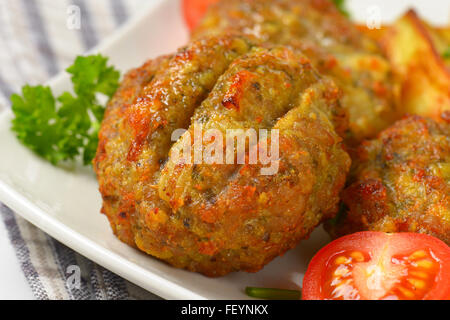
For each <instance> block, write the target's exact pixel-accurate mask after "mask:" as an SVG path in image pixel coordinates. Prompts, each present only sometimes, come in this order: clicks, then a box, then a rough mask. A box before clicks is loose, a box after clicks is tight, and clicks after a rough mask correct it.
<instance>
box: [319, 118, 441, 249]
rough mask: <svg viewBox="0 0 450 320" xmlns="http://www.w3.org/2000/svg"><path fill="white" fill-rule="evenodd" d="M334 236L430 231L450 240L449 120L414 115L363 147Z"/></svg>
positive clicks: (334, 224)
mask: <svg viewBox="0 0 450 320" xmlns="http://www.w3.org/2000/svg"><path fill="white" fill-rule="evenodd" d="M351 182H352V184H351V185H350V186H349V187H348V188H347V189H346V190H345V191H344V193H343V201H344V204H345V206H346V207H345V208H344V212H343V214H342V216H341V217H340V219H338V220H337V221H334V222H330V223H328V225H327V229H328V230H329V231H330V233H331V234H332V235H333V236H334V237H338V236H341V235H344V234H348V233H353V232H357V231H362V230H372V231H385V232H418V233H426V234H430V235H432V236H435V237H437V238H440V239H441V240H443V241H444V242H446V243H447V244H449V245H450V124H448V123H439V124H438V123H436V122H434V121H433V120H431V119H426V118H422V117H419V116H411V117H409V118H406V119H404V120H402V121H399V122H397V123H396V124H395V125H394V126H392V127H391V128H389V129H387V130H385V131H384V132H383V133H381V134H380V136H379V137H378V138H377V139H376V140H372V141H368V142H365V143H364V144H363V145H362V146H361V147H360V148H359V149H358V153H357V157H356V159H355V163H354V170H353V173H352V178H351Z"/></svg>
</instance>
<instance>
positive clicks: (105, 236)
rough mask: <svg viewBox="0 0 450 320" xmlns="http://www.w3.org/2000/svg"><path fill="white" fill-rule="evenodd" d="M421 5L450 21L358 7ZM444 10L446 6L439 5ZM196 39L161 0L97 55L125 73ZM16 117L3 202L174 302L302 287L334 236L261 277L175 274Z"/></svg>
mask: <svg viewBox="0 0 450 320" xmlns="http://www.w3.org/2000/svg"><path fill="white" fill-rule="evenodd" d="M411 3H414V4H416V5H417V6H418V9H419V11H420V12H423V13H424V14H425V16H426V17H427V18H428V19H433V18H434V19H433V21H435V22H436V23H445V22H446V21H448V20H447V19H448V13H449V7H450V4H449V3H448V1H446V0H443V1H437V0H433V1H422V0H417V1H390V0H389V1H385V0H378V1H377V0H372V1H362V0H358V1H356V0H355V1H350V7H351V8H352V9H354V10H356V11H354V12H353V14H354V17H356V18H357V19H358V20H360V21H364V20H365V19H366V16H367V14H368V12H367V8H368V6H370V5H373V4H375V5H379V7H380V9H381V12H382V13H383V12H386V13H388V15H387V16H383V15H381V17H382V18H384V19H383V20H385V21H386V20H389V18H393V17H395V15H397V14H400V13H401V12H402V11H403V10H405V9H406V7H407V6H408V4H411ZM437 4H440V6H437ZM187 39H188V36H187V30H186V28H185V26H184V23H183V19H182V16H181V9H180V4H179V1H178V0H165V1H164V0H156V1H152V2H150V3H149V5H148V6H147V7H145V8H143V10H142V14H141V15H140V16H139V17H136V18H135V19H134V20H133V21H131V22H130V23H129V24H128V25H126V26H125V27H124V28H123V29H122V30H120V31H119V32H118V33H117V34H116V35H114V36H113V37H112V38H111V39H109V40H107V41H105V42H104V43H103V44H102V45H101V46H100V47H99V48H98V49H97V50H96V51H99V52H101V53H103V54H104V55H107V56H109V57H110V59H111V60H110V61H111V62H112V63H113V64H114V65H116V66H117V67H118V68H120V69H121V70H122V71H125V70H127V69H130V68H132V67H135V66H138V65H140V64H142V63H143V62H144V61H145V60H146V59H148V58H152V57H156V56H157V55H160V54H163V53H168V52H172V51H174V50H175V49H176V48H177V47H178V46H180V45H183V44H184V43H185V42H186V41H187ZM49 85H50V86H51V87H52V88H53V89H54V91H55V92H61V91H63V90H67V89H69V88H70V80H69V78H68V76H67V75H66V74H62V75H60V76H58V77H57V78H56V79H54V80H53V81H51V82H50V83H49ZM11 118H12V115H11V112H10V111H5V112H3V113H1V114H0V150H8V151H7V152H6V153H5V154H2V155H1V156H0V201H2V202H4V203H5V204H6V205H8V206H9V207H10V208H12V209H13V210H14V211H15V212H17V213H18V214H20V215H21V216H23V217H24V218H25V219H27V220H29V221H30V222H31V223H33V224H35V225H36V226H38V227H39V228H41V229H42V230H44V231H45V232H47V233H48V234H50V235H51V236H53V237H54V238H56V239H58V240H59V241H61V242H62V243H64V244H66V245H67V246H69V247H71V248H73V249H74V250H76V251H78V252H80V253H81V254H83V255H85V256H86V257H87V258H89V259H92V260H93V261H95V262H97V263H99V264H100V265H102V266H104V267H105V268H107V269H110V270H111V271H113V272H115V273H117V274H118V275H120V276H122V277H124V278H126V279H128V280H130V281H131V282H134V283H135V284H137V285H139V286H141V287H143V288H145V289H147V290H149V291H151V292H153V293H155V294H157V295H159V296H161V297H163V298H167V299H246V298H247V297H246V295H245V294H244V292H243V290H244V288H245V286H247V285H252V286H266V287H267V286H269V287H270V286H276V287H285V288H293V289H295V288H298V286H299V285H300V284H301V282H302V278H303V274H304V272H305V271H306V268H307V264H308V262H309V261H310V259H311V257H312V256H313V255H314V253H315V252H316V251H317V250H318V249H320V248H321V247H322V246H323V245H325V244H326V243H327V242H328V241H329V238H328V236H327V235H326V234H325V232H323V230H322V229H321V228H320V229H318V230H317V231H316V232H314V233H313V235H312V236H311V238H310V239H309V240H307V241H303V242H302V243H301V244H300V245H299V246H298V247H297V248H296V249H295V250H292V251H291V252H289V253H288V254H286V255H285V256H284V257H281V258H278V259H276V260H275V261H273V262H272V263H270V264H269V265H268V266H266V268H264V270H262V271H260V272H258V273H256V274H247V273H234V274H231V275H228V276H226V277H223V278H219V279H209V278H206V277H204V276H201V275H199V274H195V273H191V272H187V271H183V270H178V269H175V268H172V267H170V266H168V265H166V264H164V263H162V262H160V261H158V260H156V259H154V258H152V257H150V256H147V255H145V254H143V253H141V252H139V251H137V250H134V249H132V248H130V247H128V246H127V245H125V244H123V243H121V242H120V241H119V240H117V239H116V238H115V237H114V236H113V234H112V232H111V230H110V227H109V224H108V222H107V220H106V218H105V217H104V216H103V215H100V214H99V211H100V207H101V198H100V194H99V192H98V191H97V181H96V179H95V176H94V174H93V172H92V169H90V168H81V167H77V168H72V169H70V170H65V169H61V168H57V167H54V166H52V165H50V164H49V163H47V162H45V161H44V160H42V159H40V158H38V157H36V156H35V155H34V154H33V153H32V152H30V151H29V150H28V149H26V148H25V147H23V146H22V145H21V144H20V143H19V142H18V141H17V139H16V138H15V136H14V135H13V134H12V133H11V131H10V120H11Z"/></svg>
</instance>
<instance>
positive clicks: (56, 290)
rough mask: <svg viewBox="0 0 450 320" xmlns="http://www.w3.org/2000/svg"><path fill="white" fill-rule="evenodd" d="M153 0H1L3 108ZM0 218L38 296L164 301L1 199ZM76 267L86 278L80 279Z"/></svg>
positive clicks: (0, 102)
mask: <svg viewBox="0 0 450 320" xmlns="http://www.w3.org/2000/svg"><path fill="white" fill-rule="evenodd" d="M146 1H153V0H89V1H88V0H0V48H1V49H0V111H1V109H2V108H5V107H6V108H8V107H9V105H10V104H9V97H10V96H11V94H12V93H15V92H19V91H20V88H21V87H22V86H23V85H24V84H25V83H30V84H39V83H44V82H45V81H47V80H48V79H49V78H50V77H52V76H54V75H56V74H57V73H58V72H59V71H61V70H63V69H65V68H67V67H68V66H69V65H71V64H72V62H73V61H74V58H75V57H76V56H77V55H79V54H82V53H83V52H86V51H87V50H89V49H91V48H92V47H94V46H95V45H97V44H98V43H99V42H100V41H101V40H102V39H104V38H105V37H107V36H108V35H110V34H112V33H113V32H114V30H115V29H117V28H119V27H120V26H121V25H122V24H123V23H124V22H126V20H127V19H128V18H130V17H131V16H132V15H133V13H135V12H137V10H139V8H140V7H142V5H143V4H144V2H146ZM77 11H78V12H80V14H81V15H80V17H81V20H80V22H81V23H80V28H79V29H77V28H75V29H74V28H69V27H68V23H70V21H69V20H68V19H70V18H71V17H73V16H71V15H73V13H74V12H77ZM0 216H1V218H2V219H3V222H4V223H5V225H6V228H7V230H8V233H9V237H10V240H11V243H12V245H13V247H14V249H15V251H16V254H17V259H18V260H19V263H20V265H21V267H22V270H23V272H24V274H25V276H26V278H27V280H28V283H29V285H30V287H31V289H32V291H33V293H34V295H35V297H36V299H43V300H46V299H50V300H53V299H73V300H83V299H84V300H97V299H98V300H110V299H159V298H158V297H157V296H155V295H153V294H151V293H149V292H146V291H144V290H143V289H140V288H138V287H137V286H135V285H133V284H131V283H129V282H128V281H126V280H124V279H122V278H120V277H119V276H117V275H115V274H113V273H111V272H110V271H108V270H105V269H104V268H102V267H100V266H98V265H96V264H95V263H93V262H92V261H89V260H88V259H86V258H84V257H83V256H81V255H79V254H77V253H76V252H74V251H72V250H71V249H69V248H67V247H66V246H64V245H62V244H61V243H59V242H58V241H56V240H54V239H52V238H51V237H49V236H48V235H46V234H45V233H44V232H42V231H40V230H39V229H37V228H36V227H34V226H33V225H31V224H30V223H28V222H26V221H25V220H24V219H22V218H20V217H19V216H17V215H16V214H15V213H13V212H12V211H11V210H10V209H9V208H7V207H6V206H5V205H3V204H1V203H0ZM73 266H75V267H76V269H71V268H72V267H73ZM76 271H79V275H80V277H79V278H80V279H79V280H80V281H75V282H74V278H73V275H74V274H75V273H74V272H76Z"/></svg>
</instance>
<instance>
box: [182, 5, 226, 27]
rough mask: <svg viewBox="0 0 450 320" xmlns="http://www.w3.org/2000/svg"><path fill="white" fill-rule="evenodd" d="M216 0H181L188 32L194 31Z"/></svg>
mask: <svg viewBox="0 0 450 320" xmlns="http://www.w3.org/2000/svg"><path fill="white" fill-rule="evenodd" d="M217 1H218V0H183V3H182V7H183V14H184V18H185V21H186V24H187V26H188V28H189V30H190V31H192V30H194V29H195V27H197V26H198V24H199V23H200V21H201V20H202V19H203V17H204V15H205V14H206V11H208V8H209V6H210V5H211V4H214V3H216V2H217Z"/></svg>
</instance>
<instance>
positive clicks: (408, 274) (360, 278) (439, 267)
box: [303, 232, 450, 300]
mask: <svg viewBox="0 0 450 320" xmlns="http://www.w3.org/2000/svg"><path fill="white" fill-rule="evenodd" d="M303 299H306V300H316V299H330V300H429V299H450V248H449V247H448V246H447V245H446V244H445V243H443V242H442V241H440V240H438V239H435V238H433V237H430V236H426V235H420V234H409V233H401V234H385V233H381V232H360V233H357V234H354V235H350V236H346V237H343V238H341V239H338V240H336V241H334V242H332V243H331V244H329V245H328V246H326V247H325V248H323V249H322V250H320V251H319V253H318V254H317V255H316V256H315V257H314V258H313V260H312V261H311V263H310V266H309V268H308V271H307V273H306V275H305V278H304V282H303Z"/></svg>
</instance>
